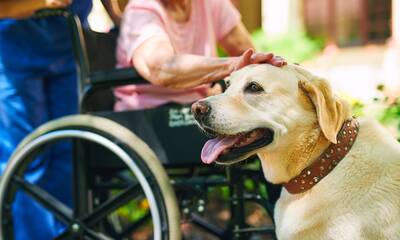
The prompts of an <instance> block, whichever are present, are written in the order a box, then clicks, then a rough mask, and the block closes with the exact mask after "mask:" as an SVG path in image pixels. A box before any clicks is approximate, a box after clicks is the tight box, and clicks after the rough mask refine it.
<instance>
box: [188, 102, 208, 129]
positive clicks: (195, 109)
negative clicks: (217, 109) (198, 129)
mask: <svg viewBox="0 0 400 240" xmlns="http://www.w3.org/2000/svg"><path fill="white" fill-rule="evenodd" d="M192 113H193V116H194V118H195V119H196V120H197V121H198V122H199V123H200V124H201V123H204V122H205V121H206V120H207V118H208V117H209V116H210V113H211V106H210V104H209V103H208V102H207V101H197V102H195V103H193V104H192Z"/></svg>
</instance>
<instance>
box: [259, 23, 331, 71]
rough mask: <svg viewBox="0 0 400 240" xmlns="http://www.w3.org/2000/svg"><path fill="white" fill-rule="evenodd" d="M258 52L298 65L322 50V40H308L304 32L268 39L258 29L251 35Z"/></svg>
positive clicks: (323, 43)
mask: <svg viewBox="0 0 400 240" xmlns="http://www.w3.org/2000/svg"><path fill="white" fill-rule="evenodd" d="M252 38H253V42H254V44H255V46H256V49H257V50H258V51H262V52H273V53H274V54H275V55H280V56H283V57H284V58H285V59H286V60H288V61H289V62H296V63H300V62H303V61H305V60H308V59H310V58H312V57H314V56H315V55H316V54H317V53H318V52H320V51H321V50H322V48H323V47H324V45H325V42H324V40H323V39H322V38H310V37H308V36H307V35H306V34H305V33H304V32H291V33H288V34H285V35H282V36H280V37H268V36H266V34H265V33H264V32H263V31H262V30H261V29H260V30H257V31H255V32H254V33H253V34H252Z"/></svg>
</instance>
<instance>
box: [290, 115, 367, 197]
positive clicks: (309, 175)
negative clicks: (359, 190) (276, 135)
mask: <svg viewBox="0 0 400 240" xmlns="http://www.w3.org/2000/svg"><path fill="white" fill-rule="evenodd" d="M359 127H360V125H359V123H358V121H357V120H356V119H355V118H352V119H349V120H347V121H345V122H344V124H343V126H342V128H341V129H340V131H339V133H338V135H337V144H333V143H332V144H331V145H329V147H328V148H327V149H326V150H325V151H324V152H323V153H322V154H321V155H320V156H319V157H318V158H317V159H316V160H315V161H314V162H313V163H312V164H311V165H310V166H308V167H306V168H305V169H304V170H303V171H302V172H301V173H300V174H299V175H298V176H297V177H295V178H293V179H292V180H290V181H289V182H288V183H285V184H283V186H284V187H285V188H286V190H287V191H288V192H289V193H291V194H297V193H302V192H305V191H307V190H309V189H311V188H312V187H313V186H315V185H316V184H317V183H318V182H319V181H321V179H323V178H324V177H325V176H326V175H328V174H329V173H330V172H331V171H332V169H333V168H335V166H336V165H337V164H338V163H339V162H340V161H341V160H342V159H343V158H344V157H345V156H346V154H347V153H348V152H349V151H350V149H351V147H352V146H353V143H354V142H355V140H356V138H357V134H358V129H359Z"/></svg>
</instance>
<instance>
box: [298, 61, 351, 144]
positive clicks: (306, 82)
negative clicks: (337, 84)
mask: <svg viewBox="0 0 400 240" xmlns="http://www.w3.org/2000/svg"><path fill="white" fill-rule="evenodd" d="M296 71H297V72H298V73H299V75H300V79H299V88H300V89H301V90H302V91H304V92H305V93H306V95H307V96H308V97H309V99H310V100H311V102H312V104H313V105H314V107H315V111H316V114H317V119H318V123H319V126H320V127H321V130H322V132H323V134H324V135H325V137H326V138H327V139H328V140H329V141H330V142H332V143H335V144H336V143H337V139H336V136H337V134H338V132H339V131H340V128H341V127H342V124H343V122H344V121H345V120H346V119H347V118H348V117H349V116H350V107H349V105H348V104H347V102H345V101H343V100H342V99H339V98H337V97H336V96H334V94H333V92H332V89H331V87H330V85H329V83H328V82H327V81H326V80H324V79H321V78H318V77H316V76H314V75H312V74H311V73H309V72H307V71H305V70H304V69H302V68H300V67H296Z"/></svg>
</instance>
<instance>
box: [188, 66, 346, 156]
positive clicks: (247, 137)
mask: <svg viewBox="0 0 400 240" xmlns="http://www.w3.org/2000/svg"><path fill="white" fill-rule="evenodd" d="M227 83H228V85H229V87H228V89H227V90H226V91H225V92H224V93H223V94H220V95H216V96H211V97H208V98H206V99H202V100H200V101H198V102H196V103H194V104H193V106H192V112H193V114H194V116H195V118H196V120H197V122H198V125H199V126H200V128H201V129H202V130H204V132H206V133H207V134H208V135H210V136H211V137H214V139H212V140H209V141H208V142H207V143H206V144H205V146H204V148H203V151H202V160H203V162H205V163H212V162H217V163H220V164H231V163H235V162H239V161H241V160H244V159H246V158H248V157H249V156H251V155H254V154H256V153H258V152H260V151H265V150H270V151H271V150H273V149H277V148H282V147H283V146H284V145H285V144H288V143H289V142H290V141H291V139H293V136H294V135H298V134H299V133H300V132H301V131H306V129H310V126H317V127H318V126H319V128H320V129H321V131H322V133H323V135H324V136H325V138H326V139H327V140H329V141H330V142H333V143H336V135H337V133H338V131H339V130H340V128H341V125H342V123H343V121H344V120H345V118H347V117H348V115H349V107H348V105H347V104H346V103H345V102H343V101H342V100H340V99H338V98H336V97H335V96H334V95H333V93H332V91H331V88H330V86H329V84H328V83H327V81H325V80H323V79H320V78H318V77H316V76H314V75H312V74H310V73H309V72H307V71H305V70H304V69H302V68H300V67H299V66H295V65H288V66H284V67H280V68H279V67H274V66H271V65H267V64H260V65H250V66H247V67H245V68H243V69H241V70H239V71H236V72H234V73H232V74H231V76H230V77H228V78H227Z"/></svg>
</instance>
